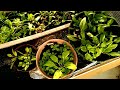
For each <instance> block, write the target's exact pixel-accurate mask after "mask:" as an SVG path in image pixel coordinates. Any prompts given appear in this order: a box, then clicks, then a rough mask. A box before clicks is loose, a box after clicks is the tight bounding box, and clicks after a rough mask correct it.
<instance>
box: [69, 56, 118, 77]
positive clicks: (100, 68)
mask: <svg viewBox="0 0 120 90" xmlns="http://www.w3.org/2000/svg"><path fill="white" fill-rule="evenodd" d="M119 65H120V57H116V58H113V59H110V60H107V61H104V62H103V63H101V64H98V65H95V66H93V67H91V68H88V69H86V70H84V71H81V72H80V73H79V74H78V75H76V76H74V77H71V78H70V79H89V78H91V77H93V76H96V75H99V74H101V73H103V72H105V71H107V70H110V69H112V68H115V67H117V66H119Z"/></svg>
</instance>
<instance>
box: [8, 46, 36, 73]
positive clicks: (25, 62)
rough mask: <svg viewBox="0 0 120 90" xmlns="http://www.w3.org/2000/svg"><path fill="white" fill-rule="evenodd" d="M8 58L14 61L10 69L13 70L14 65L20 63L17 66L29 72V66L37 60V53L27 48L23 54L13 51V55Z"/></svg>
mask: <svg viewBox="0 0 120 90" xmlns="http://www.w3.org/2000/svg"><path fill="white" fill-rule="evenodd" d="M7 56H8V57H10V58H11V60H12V63H11V67H10V68H11V69H12V67H13V65H14V63H15V62H18V65H17V66H18V67H21V68H22V70H24V71H26V70H28V68H29V66H30V65H32V64H33V62H35V60H36V57H35V53H34V52H33V51H32V48H31V47H25V50H24V52H21V51H19V50H17V51H14V50H13V49H12V54H7Z"/></svg>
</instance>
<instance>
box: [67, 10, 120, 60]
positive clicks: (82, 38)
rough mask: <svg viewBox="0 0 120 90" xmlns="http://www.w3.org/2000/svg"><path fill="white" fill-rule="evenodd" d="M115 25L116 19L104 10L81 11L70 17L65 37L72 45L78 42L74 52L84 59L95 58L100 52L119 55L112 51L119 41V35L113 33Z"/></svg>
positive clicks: (116, 25)
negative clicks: (70, 21)
mask: <svg viewBox="0 0 120 90" xmlns="http://www.w3.org/2000/svg"><path fill="white" fill-rule="evenodd" d="M116 27H119V26H118V24H117V23H116V19H115V18H114V17H112V16H109V15H108V14H107V12H105V11H83V12H80V13H78V15H74V16H73V17H72V23H71V26H70V28H69V34H68V35H67V38H68V39H69V40H70V41H71V42H74V43H72V44H73V46H75V42H77V43H80V45H79V46H77V47H76V52H77V53H78V55H79V56H82V57H83V59H84V60H88V61H94V60H97V59H96V58H97V57H99V56H100V55H101V54H107V55H109V56H114V57H115V56H120V53H119V52H114V49H116V48H117V47H118V44H119V43H120V36H119V35H117V34H114V32H115V29H116Z"/></svg>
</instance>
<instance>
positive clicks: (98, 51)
mask: <svg viewBox="0 0 120 90" xmlns="http://www.w3.org/2000/svg"><path fill="white" fill-rule="evenodd" d="M102 50H103V49H102V48H97V49H96V51H97V53H96V55H95V56H96V57H98V56H100V55H101V53H102Z"/></svg>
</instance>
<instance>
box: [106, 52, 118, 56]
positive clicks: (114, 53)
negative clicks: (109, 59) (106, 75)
mask: <svg viewBox="0 0 120 90" xmlns="http://www.w3.org/2000/svg"><path fill="white" fill-rule="evenodd" d="M108 55H110V56H120V53H118V52H111V53H108Z"/></svg>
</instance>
